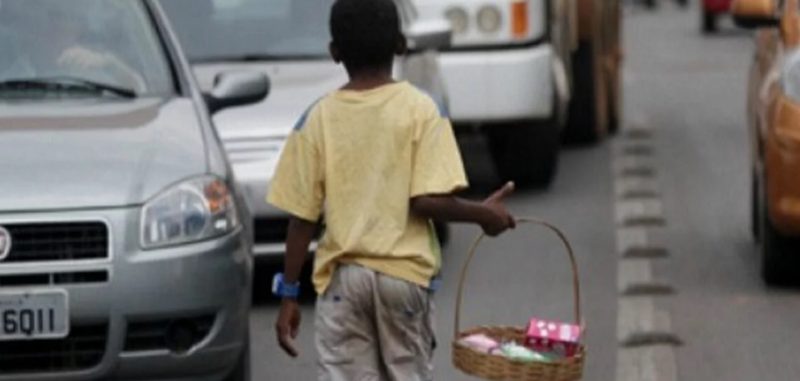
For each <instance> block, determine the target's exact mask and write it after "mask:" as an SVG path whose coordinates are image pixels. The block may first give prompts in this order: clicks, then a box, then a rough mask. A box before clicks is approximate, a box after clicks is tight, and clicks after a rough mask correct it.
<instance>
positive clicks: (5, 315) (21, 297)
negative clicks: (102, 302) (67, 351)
mask: <svg viewBox="0 0 800 381" xmlns="http://www.w3.org/2000/svg"><path fill="white" fill-rule="evenodd" d="M68 334H69V307H68V301H67V292H66V291H64V290H58V291H52V290H48V291H29V292H3V293H0V341H9V340H37V339H60V338H64V337H66V336H67V335H68Z"/></svg>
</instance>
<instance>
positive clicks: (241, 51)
mask: <svg viewBox="0 0 800 381" xmlns="http://www.w3.org/2000/svg"><path fill="white" fill-rule="evenodd" d="M161 4H162V6H163V7H164V9H165V10H166V13H167V16H168V17H169V19H170V21H171V22H172V25H173V27H174V28H175V29H176V31H177V33H178V36H179V39H180V41H181V45H182V46H183V48H184V50H185V51H186V53H187V55H188V56H189V58H190V60H193V61H214V60H237V61H238V60H241V59H247V58H253V59H263V58H275V59H297V58H300V59H302V58H319V57H325V56H327V54H328V43H329V42H330V34H329V31H328V18H329V14H330V8H331V6H332V4H333V0H162V1H161Z"/></svg>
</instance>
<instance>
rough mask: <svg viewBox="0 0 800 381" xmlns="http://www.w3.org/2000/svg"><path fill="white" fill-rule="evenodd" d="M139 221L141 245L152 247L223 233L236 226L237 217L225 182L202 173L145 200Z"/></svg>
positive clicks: (211, 236)
mask: <svg viewBox="0 0 800 381" xmlns="http://www.w3.org/2000/svg"><path fill="white" fill-rule="evenodd" d="M141 223H142V237H141V238H142V247H143V248H145V249H153V248H157V247H164V246H172V245H178V244H183V243H189V242H196V241H202V240H206V239H209V238H214V237H218V236H221V235H224V234H226V233H229V232H231V231H233V230H234V229H236V228H237V227H238V226H239V219H238V216H237V214H236V205H235V204H234V201H233V195H232V194H231V192H230V189H228V186H227V184H225V182H224V181H223V180H221V179H219V178H217V177H214V176H204V177H199V178H195V179H191V180H188V181H184V182H182V183H179V184H177V185H174V186H172V187H170V188H168V189H167V190H165V191H163V192H162V193H160V194H159V195H158V196H156V197H154V198H153V199H152V200H150V201H149V202H147V203H146V204H145V206H144V208H143V210H142V221H141Z"/></svg>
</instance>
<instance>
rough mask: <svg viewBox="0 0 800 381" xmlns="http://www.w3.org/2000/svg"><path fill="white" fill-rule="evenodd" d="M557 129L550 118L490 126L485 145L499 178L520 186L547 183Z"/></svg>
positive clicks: (554, 164) (553, 163) (553, 161)
mask: <svg viewBox="0 0 800 381" xmlns="http://www.w3.org/2000/svg"><path fill="white" fill-rule="evenodd" d="M558 130H559V128H558V124H557V123H556V122H553V121H547V122H530V123H526V124H522V125H503V126H493V127H491V128H490V129H489V136H488V138H489V149H490V151H491V154H492V157H493V159H494V164H495V168H496V170H497V174H498V176H499V177H500V180H502V181H504V182H505V181H514V182H516V183H517V185H519V186H522V187H536V188H545V187H547V186H549V185H550V183H551V182H552V181H553V178H554V177H555V174H556V168H557V166H558V152H559V148H560V142H559V140H560V137H559V131H558Z"/></svg>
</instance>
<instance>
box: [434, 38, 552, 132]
mask: <svg viewBox="0 0 800 381" xmlns="http://www.w3.org/2000/svg"><path fill="white" fill-rule="evenodd" d="M554 59H555V56H554V53H553V49H552V47H551V46H550V45H549V44H546V43H545V44H539V45H535V46H532V47H526V48H510V49H508V50H485V51H481V50H470V51H463V52H458V51H453V52H444V53H442V54H441V56H440V62H441V65H442V73H443V74H444V80H445V84H446V86H447V93H448V95H449V97H450V98H449V99H450V111H451V118H452V120H453V121H454V122H458V123H464V122H471V123H484V122H495V121H496V122H502V121H512V120H525V119H549V118H551V117H552V116H553V115H552V114H553V110H554V107H553V106H554V105H553V102H554V99H555V98H556V97H555V96H554V94H556V89H555V88H556V85H555V79H554V67H555V63H554Z"/></svg>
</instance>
